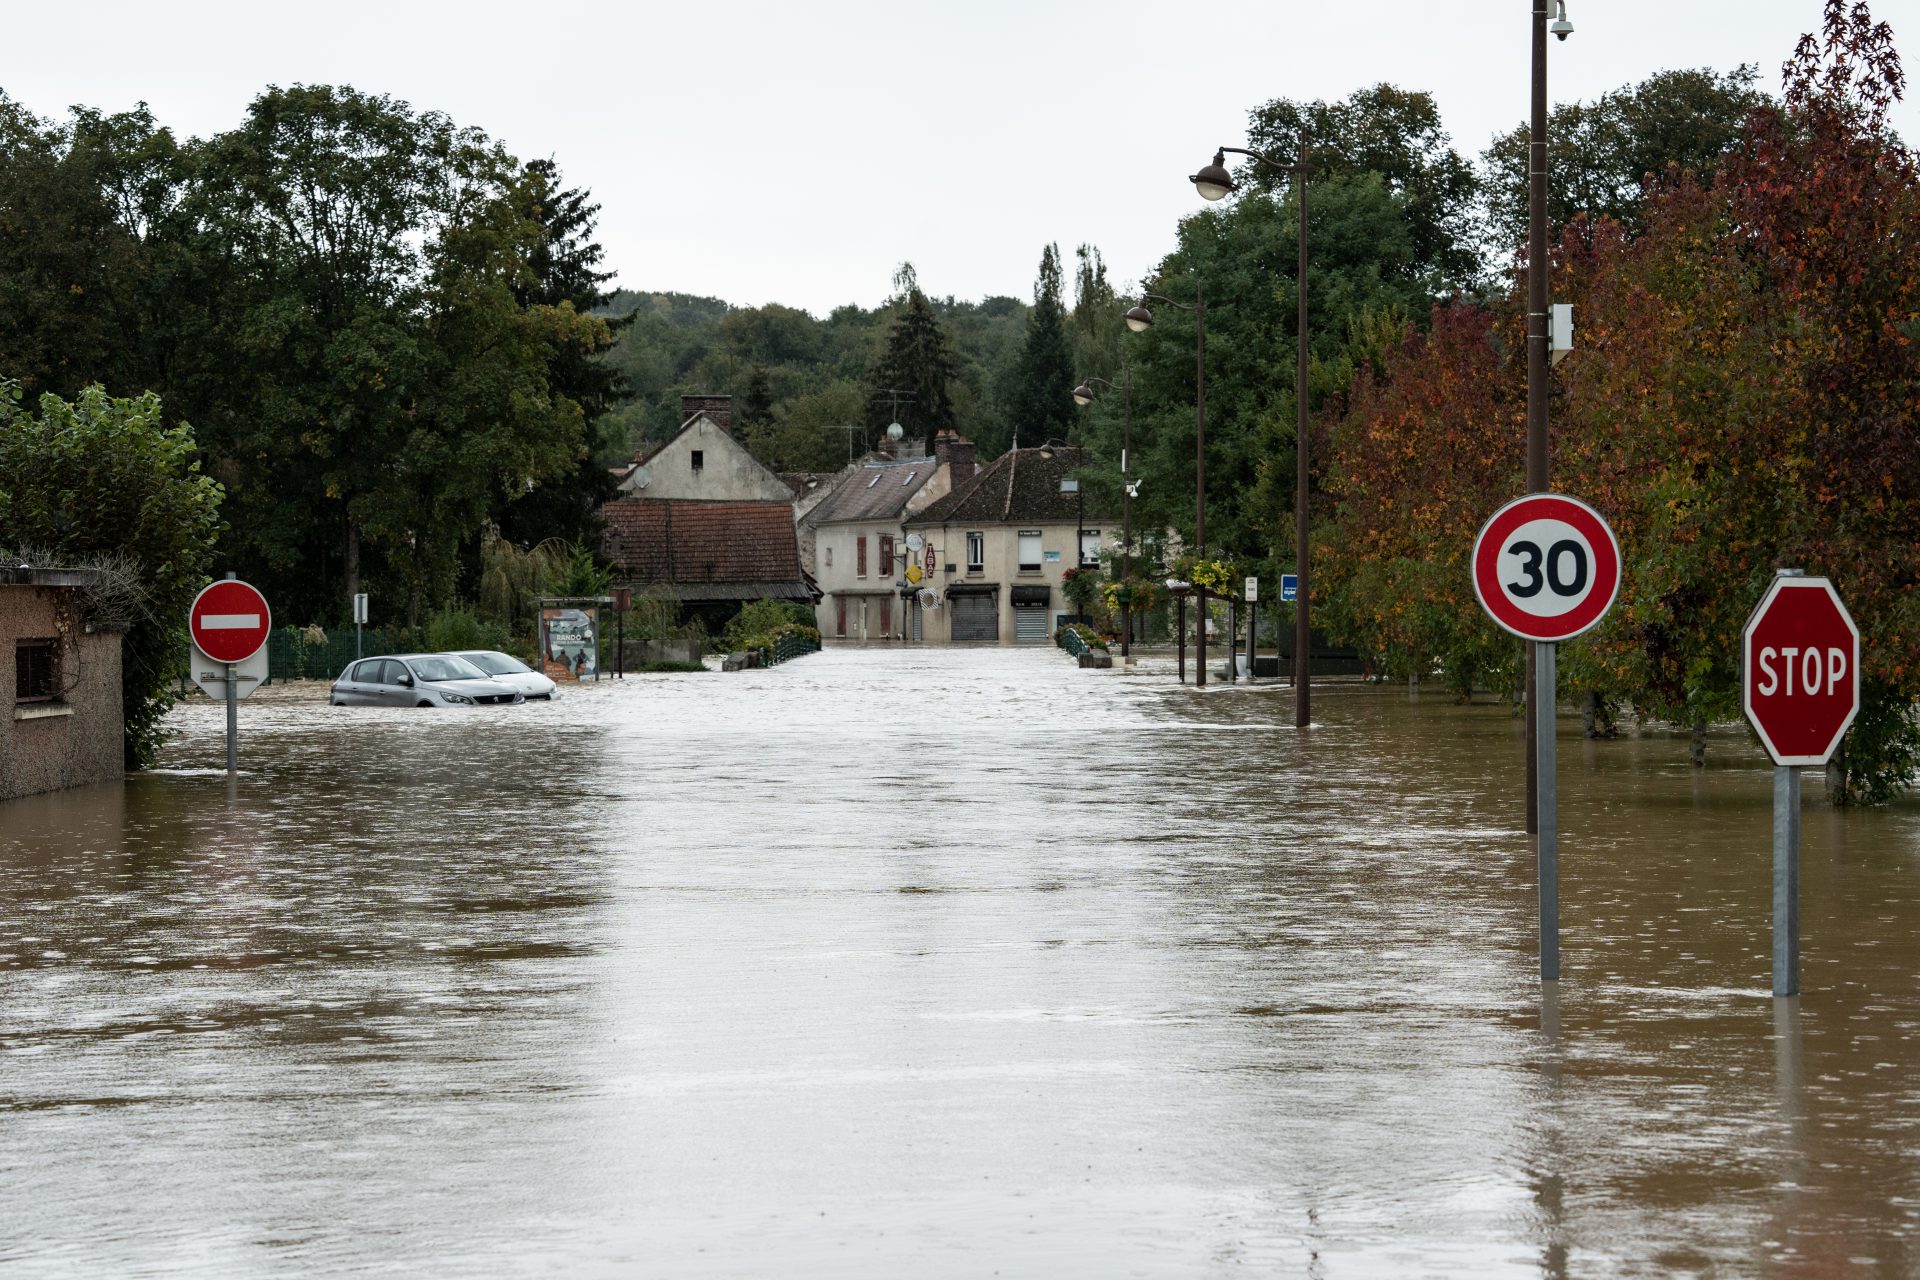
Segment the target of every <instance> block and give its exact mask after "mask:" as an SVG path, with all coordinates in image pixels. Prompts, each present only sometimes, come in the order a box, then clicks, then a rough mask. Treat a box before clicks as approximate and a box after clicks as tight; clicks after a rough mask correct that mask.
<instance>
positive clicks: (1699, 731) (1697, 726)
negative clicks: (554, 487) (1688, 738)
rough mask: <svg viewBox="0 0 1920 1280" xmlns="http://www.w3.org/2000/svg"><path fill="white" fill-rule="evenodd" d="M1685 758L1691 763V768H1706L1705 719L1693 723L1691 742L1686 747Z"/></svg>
mask: <svg viewBox="0 0 1920 1280" xmlns="http://www.w3.org/2000/svg"><path fill="white" fill-rule="evenodd" d="M1687 758H1688V759H1690V760H1692V761H1693V767H1694V768H1696V769H1704V768H1706V767H1707V719H1706V717H1705V716H1702V717H1700V718H1699V719H1698V720H1695V721H1694V722H1693V741H1692V743H1691V744H1689V745H1688V747H1687Z"/></svg>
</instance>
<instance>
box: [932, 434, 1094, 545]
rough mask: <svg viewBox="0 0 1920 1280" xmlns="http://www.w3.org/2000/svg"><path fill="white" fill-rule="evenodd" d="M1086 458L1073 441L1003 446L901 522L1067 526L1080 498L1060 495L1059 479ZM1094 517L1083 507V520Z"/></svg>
mask: <svg viewBox="0 0 1920 1280" xmlns="http://www.w3.org/2000/svg"><path fill="white" fill-rule="evenodd" d="M1087 461H1088V459H1087V457H1086V450H1085V449H1082V448H1080V447H1079V446H1077V445H1058V444H1046V445H1041V446H1039V447H1037V448H1033V449H1009V450H1008V451H1007V452H1005V453H1003V454H1001V455H1000V456H999V457H998V458H995V459H994V460H993V461H992V462H991V463H989V464H988V465H987V466H986V467H984V468H983V469H982V470H981V471H980V473H979V474H978V475H976V476H975V477H974V478H973V479H972V480H970V481H968V482H967V483H965V484H961V485H955V486H954V489H953V492H952V493H949V494H947V495H946V496H945V497H944V498H941V499H940V500H939V501H937V502H935V503H934V504H933V505H931V506H929V507H928V508H927V509H926V510H925V511H922V512H921V513H920V514H918V515H916V516H913V517H910V518H909V519H908V520H907V523H908V524H910V525H915V524H976V525H977V524H1072V523H1073V522H1074V521H1075V519H1076V518H1078V516H1079V512H1080V499H1079V498H1078V497H1077V496H1076V495H1074V494H1071V493H1061V492H1060V482H1061V481H1062V480H1064V479H1067V478H1068V477H1070V476H1072V475H1073V473H1074V471H1075V470H1076V469H1077V468H1079V467H1081V466H1084V465H1086V463H1087ZM1088 496H1092V495H1088ZM1095 518H1096V517H1095V513H1094V511H1093V510H1092V509H1091V508H1089V509H1088V510H1087V512H1086V519H1088V520H1090V521H1091V520H1094V519H1095Z"/></svg>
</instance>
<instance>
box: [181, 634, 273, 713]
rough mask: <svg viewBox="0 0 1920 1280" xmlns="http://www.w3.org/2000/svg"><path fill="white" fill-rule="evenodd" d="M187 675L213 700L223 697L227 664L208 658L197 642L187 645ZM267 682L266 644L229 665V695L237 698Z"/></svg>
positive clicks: (222, 700)
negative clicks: (231, 672) (231, 678)
mask: <svg viewBox="0 0 1920 1280" xmlns="http://www.w3.org/2000/svg"><path fill="white" fill-rule="evenodd" d="M187 678H188V679H190V680H192V681H193V682H194V683H195V684H197V685H199V686H200V692H202V693H204V694H206V695H207V696H208V697H209V698H211V699H213V700H214V701H215V702H225V701H226V700H227V664H226V663H224V662H218V661H216V660H214V659H212V658H209V657H208V656H207V655H206V654H204V653H202V652H201V651H200V646H199V645H197V644H189V645H188V646H187ZM266 682H267V647H266V646H265V645H261V646H260V647H259V648H258V649H256V650H255V651H254V652H253V653H252V654H251V655H249V656H248V657H245V658H242V659H241V660H240V661H238V662H236V663H234V664H233V696H234V699H235V700H236V701H237V700H239V699H241V698H244V697H246V696H247V695H248V694H250V693H252V692H253V691H254V690H255V689H258V688H259V687H260V686H261V685H263V684H265V683H266Z"/></svg>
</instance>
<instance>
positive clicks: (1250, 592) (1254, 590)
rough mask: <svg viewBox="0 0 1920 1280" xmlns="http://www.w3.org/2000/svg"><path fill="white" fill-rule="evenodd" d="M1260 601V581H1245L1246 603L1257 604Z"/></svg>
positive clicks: (1255, 579)
mask: <svg viewBox="0 0 1920 1280" xmlns="http://www.w3.org/2000/svg"><path fill="white" fill-rule="evenodd" d="M1259 600H1260V579H1258V578H1248V579H1247V603H1248V604H1257V603H1259Z"/></svg>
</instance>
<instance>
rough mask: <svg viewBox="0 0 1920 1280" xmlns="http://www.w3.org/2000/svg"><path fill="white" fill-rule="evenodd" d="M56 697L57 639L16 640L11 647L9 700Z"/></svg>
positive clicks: (26, 700) (58, 645)
mask: <svg viewBox="0 0 1920 1280" xmlns="http://www.w3.org/2000/svg"><path fill="white" fill-rule="evenodd" d="M59 697H60V642H59V641H58V640H20V641H16V642H15V643H14V646H13V700H14V701H15V702H53V701H56V700H57V699H58V698H59Z"/></svg>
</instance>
